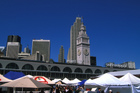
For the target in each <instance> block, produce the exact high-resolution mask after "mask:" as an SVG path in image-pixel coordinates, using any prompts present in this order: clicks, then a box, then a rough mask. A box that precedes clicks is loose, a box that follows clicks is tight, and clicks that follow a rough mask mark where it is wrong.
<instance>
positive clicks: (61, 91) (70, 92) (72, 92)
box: [51, 86, 84, 93]
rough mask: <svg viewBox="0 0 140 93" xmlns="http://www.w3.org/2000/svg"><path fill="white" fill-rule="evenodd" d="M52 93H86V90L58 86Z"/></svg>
mask: <svg viewBox="0 0 140 93" xmlns="http://www.w3.org/2000/svg"><path fill="white" fill-rule="evenodd" d="M51 93H84V88H83V87H80V86H79V87H76V86H56V87H55V88H53V89H52V90H51Z"/></svg>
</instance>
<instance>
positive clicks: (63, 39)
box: [0, 0, 140, 69]
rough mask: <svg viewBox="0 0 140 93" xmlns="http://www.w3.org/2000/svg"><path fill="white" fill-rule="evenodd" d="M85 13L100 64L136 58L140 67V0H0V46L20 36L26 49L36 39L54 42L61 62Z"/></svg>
mask: <svg viewBox="0 0 140 93" xmlns="http://www.w3.org/2000/svg"><path fill="white" fill-rule="evenodd" d="M78 16H79V17H81V16H83V18H84V20H83V22H84V25H85V26H86V30H87V34H88V36H89V37H90V52H91V56H96V59H97V65H98V66H104V65H105V63H106V62H114V63H115V64H120V63H123V62H126V61H134V62H135V63H136V68H139V69H140V0H0V46H6V42H7V37H8V35H19V36H20V37H21V44H22V47H23V49H24V48H25V47H26V46H27V45H29V48H30V49H31V47H32V40H33V39H47V40H50V41H51V58H52V59H53V60H54V61H58V54H59V49H60V47H61V45H63V47H64V50H65V59H67V53H68V49H69V47H70V28H71V25H73V23H74V22H75V19H76V17H78Z"/></svg>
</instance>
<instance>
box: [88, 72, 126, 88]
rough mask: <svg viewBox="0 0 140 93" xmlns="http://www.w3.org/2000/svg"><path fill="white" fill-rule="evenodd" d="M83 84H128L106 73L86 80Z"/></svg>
mask: <svg viewBox="0 0 140 93" xmlns="http://www.w3.org/2000/svg"><path fill="white" fill-rule="evenodd" d="M85 85H99V86H111V85H128V83H125V82H122V81H120V80H119V79H118V78H116V77H114V76H113V75H111V74H108V73H106V74H103V75H102V76H100V77H99V78H96V79H93V80H91V79H89V80H87V81H86V82H85Z"/></svg>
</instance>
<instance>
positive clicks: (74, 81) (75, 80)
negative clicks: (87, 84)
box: [68, 78, 81, 84]
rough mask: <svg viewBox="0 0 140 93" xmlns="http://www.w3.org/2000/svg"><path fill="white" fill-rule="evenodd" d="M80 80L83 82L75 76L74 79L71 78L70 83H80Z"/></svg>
mask: <svg viewBox="0 0 140 93" xmlns="http://www.w3.org/2000/svg"><path fill="white" fill-rule="evenodd" d="M79 82H81V81H80V80H79V79H77V78H75V79H74V80H71V81H69V82H68V84H78V83H79Z"/></svg>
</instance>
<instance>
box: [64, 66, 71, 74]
mask: <svg viewBox="0 0 140 93" xmlns="http://www.w3.org/2000/svg"><path fill="white" fill-rule="evenodd" d="M63 72H69V73H71V72H72V70H71V68H69V67H65V68H64V69H63Z"/></svg>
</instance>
